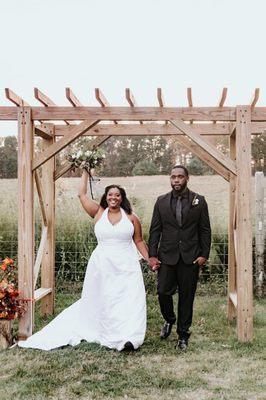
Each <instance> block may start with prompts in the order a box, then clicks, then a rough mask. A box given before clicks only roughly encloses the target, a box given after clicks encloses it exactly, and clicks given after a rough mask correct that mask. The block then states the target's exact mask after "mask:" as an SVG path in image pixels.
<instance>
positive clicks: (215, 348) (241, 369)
mask: <svg viewBox="0 0 266 400" xmlns="http://www.w3.org/2000/svg"><path fill="white" fill-rule="evenodd" d="M78 183H79V179H77V178H73V179H60V180H58V181H57V183H56V189H57V193H56V200H57V205H56V230H57V241H59V240H60V241H61V242H62V246H63V247H62V246H61V247H60V248H59V251H60V252H62V254H63V256H62V257H63V258H62V257H61V258H60V267H62V270H63V272H65V271H66V268H67V267H69V270H71V269H73V265H75V263H77V264H80V262H81V260H82V262H83V264H84V265H85V263H86V262H87V259H88V253H89V250H88V247H89V246H90V243H89V240H91V236H92V225H91V222H90V219H89V218H88V217H87V216H86V214H85V213H84V211H83V210H82V207H81V206H80V204H79V202H78V199H77V196H76V193H77V187H78ZM111 183H118V184H121V185H122V186H124V187H125V188H126V191H127V193H128V195H129V197H130V198H131V200H132V202H133V205H134V208H135V210H136V212H137V213H138V214H139V216H140V218H141V220H142V223H143V226H144V232H145V234H147V228H148V225H149V222H150V217H151V213H152V208H153V204H154V201H155V199H156V197H157V196H158V195H160V194H162V193H166V192H167V191H169V180H168V177H165V176H152V177H130V178H102V179H101V181H100V182H99V183H97V184H96V185H95V193H96V194H97V195H98V196H99V195H100V194H101V192H102V191H103V188H104V187H105V186H106V185H108V184H111ZM190 188H191V189H192V190H195V191H197V192H199V193H201V194H203V195H205V196H206V199H207V201H208V204H209V210H210V217H211V221H212V228H213V231H214V232H218V233H220V232H221V233H225V232H226V229H227V217H228V185H227V183H226V182H225V181H224V180H223V179H222V178H220V177H218V176H203V177H193V176H192V177H191V180H190ZM251 190H252V192H253V193H254V190H253V188H251ZM253 204H254V201H253ZM36 207H37V198H36ZM17 208H18V205H17V181H16V180H0V226H1V231H0V246H1V243H2V245H3V244H5V245H6V246H7V247H6V249H7V250H8V249H11V250H12V243H15V241H16V229H17ZM36 215H37V220H38V212H37V213H36ZM6 232H8V233H6ZM1 238H2V239H1ZM1 240H2V242H1ZM64 243H65V244H64ZM70 246H72V250H71V251H73V258H71V262H70V261H68V260H67V261H66V260H65V259H64V257H66V256H67V253H68V251H69V248H70ZM77 246H79V247H83V248H84V253H83V255H81V256H80V259H77V248H76V247H77ZM13 251H14V252H15V251H16V249H15V247H14V248H13ZM7 255H9V256H13V254H12V251H11V253H8V254H7ZM82 268H83V267H82ZM83 269H84V268H83ZM62 276H63V273H62ZM80 276H81V275H80ZM145 282H146V289H147V292H148V295H147V298H148V327H147V335H146V340H145V342H144V345H143V346H142V347H141V349H140V350H139V351H137V352H135V353H133V354H129V355H126V354H124V353H118V352H115V351H109V350H107V349H105V348H101V347H99V346H98V345H96V344H87V343H82V344H80V345H79V346H77V347H75V348H69V347H68V348H64V349H58V350H54V351H51V352H41V351H38V350H24V349H18V348H14V349H11V350H7V351H3V352H1V353H0V363H1V370H0V371H1V372H0V398H1V399H2V398H3V399H6V400H11V399H23V400H24V399H26V400H28V399H38V400H39V399H40V400H42V399H67V400H68V399H69V400H72V399H117V400H122V399H144V400H145V399H154V398H159V399H162V400H164V399H167V400H168V399H169V398H173V399H180V400H183V399H184V400H185V399H189V400H194V399H197V400H207V399H210V400H220V399H222V400H262V399H265V392H266V387H265V375H264V373H263V372H264V370H263V367H264V363H265V345H266V338H265V301H255V319H254V340H253V342H252V343H249V344H241V343H238V342H237V341H236V333H235V325H234V324H232V325H229V324H228V323H227V319H226V297H224V296H219V295H217V294H215V295H214V294H213V289H212V286H211V285H209V284H207V285H204V290H201V286H200V287H199V290H198V295H197V297H196V301H195V314H194V323H193V335H192V337H191V342H190V346H189V350H188V352H187V353H185V354H182V355H177V353H176V351H175V349H174V345H175V341H176V336H175V333H173V334H172V335H171V337H170V338H169V340H167V341H161V340H160V339H159V331H160V326H161V323H162V319H161V316H160V312H159V309H158V303H157V298H156V296H154V295H153V293H154V291H153V290H152V289H151V288H152V287H154V286H155V283H154V282H153V279H147V277H145ZM80 290H81V287H80V284H75V283H71V284H70V283H66V285H65V288H64V289H61V291H59V292H58V293H57V296H56V314H58V313H59V312H60V311H61V310H63V309H64V308H65V307H67V306H68V305H70V304H72V303H73V301H75V300H76V299H77V298H78V297H79V293H80ZM36 317H37V318H36V330H38V329H40V328H41V327H42V326H44V325H45V324H46V323H47V322H48V321H49V320H50V319H51V317H50V318H41V317H40V316H39V313H38V308H37V313H36Z"/></svg>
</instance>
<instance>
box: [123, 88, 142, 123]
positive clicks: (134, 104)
mask: <svg viewBox="0 0 266 400" xmlns="http://www.w3.org/2000/svg"><path fill="white" fill-rule="evenodd" d="M126 99H127V102H128V104H129V105H130V107H137V106H138V105H137V102H136V99H135V97H134V95H133V93H132V91H131V90H130V89H129V88H126ZM139 123H140V124H143V121H141V120H140V121H139Z"/></svg>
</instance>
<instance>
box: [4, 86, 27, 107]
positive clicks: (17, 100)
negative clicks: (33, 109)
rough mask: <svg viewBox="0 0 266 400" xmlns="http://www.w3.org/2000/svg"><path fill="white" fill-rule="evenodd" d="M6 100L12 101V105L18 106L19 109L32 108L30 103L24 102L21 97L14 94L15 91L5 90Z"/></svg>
mask: <svg viewBox="0 0 266 400" xmlns="http://www.w3.org/2000/svg"><path fill="white" fill-rule="evenodd" d="M5 94H6V98H7V99H8V100H10V101H11V102H12V103H14V104H16V106H18V107H30V105H29V103H27V102H26V101H25V100H23V99H22V98H21V97H20V96H18V95H17V94H16V93H14V92H13V90H11V89H9V88H6V89H5Z"/></svg>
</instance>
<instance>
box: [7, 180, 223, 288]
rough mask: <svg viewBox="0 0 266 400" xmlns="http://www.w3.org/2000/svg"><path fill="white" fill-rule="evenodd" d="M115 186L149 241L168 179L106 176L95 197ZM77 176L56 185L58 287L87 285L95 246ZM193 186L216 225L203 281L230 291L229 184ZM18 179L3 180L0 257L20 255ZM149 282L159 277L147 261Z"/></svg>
mask: <svg viewBox="0 0 266 400" xmlns="http://www.w3.org/2000/svg"><path fill="white" fill-rule="evenodd" d="M110 183H118V184H121V185H122V186H124V187H125V189H126V191H127V193H128V196H129V198H130V200H131V202H132V204H133V208H134V211H135V212H136V213H137V214H138V216H139V217H140V219H141V221H142V225H143V233H144V238H145V239H146V240H147V238H148V229H149V223H150V220H151V215H152V210H153V205H154V202H155V200H156V198H157V196H158V195H160V194H162V193H166V192H167V191H169V180H168V177H165V176H161V177H160V176H154V177H130V178H124V177H123V178H102V179H101V181H100V183H98V184H96V186H95V187H94V192H95V195H96V197H98V198H99V197H100V196H101V193H102V192H103V189H104V187H105V186H106V185H108V184H110ZM78 184H79V179H78V178H66V179H61V180H58V181H57V183H56V255H55V267H56V278H57V281H58V283H60V282H61V283H62V282H63V281H72V282H73V281H76V282H79V281H82V280H83V278H84V274H85V270H86V266H87V262H88V259H89V257H90V254H91V252H92V251H93V249H94V248H95V246H96V238H95V235H94V232H93V222H92V220H91V218H90V217H89V216H88V215H87V214H86V213H85V211H84V210H83V209H82V206H81V205H80V203H79V200H78V197H77V188H78ZM189 186H190V188H191V189H192V190H195V191H196V192H198V193H200V194H203V195H205V197H206V199H207V201H208V204H209V212H210V219H211V225H212V247H211V254H210V260H209V263H208V265H207V266H206V267H205V268H204V270H203V271H202V275H201V281H202V282H203V283H206V285H205V287H206V289H207V288H208V287H209V283H215V284H216V285H218V287H220V288H222V290H224V291H225V290H226V281H227V269H228V237H227V224H228V186H227V184H226V182H225V181H223V179H222V178H220V177H218V176H202V177H191V182H190V185H189ZM17 212H18V202H17V180H8V179H6V180H0V257H1V258H3V257H5V256H9V257H12V258H15V259H16V257H17ZM35 220H36V221H35V239H36V251H37V249H38V243H39V240H40V233H41V219H40V210H39V205H38V198H37V194H36V195H35ZM143 269H144V272H147V273H146V274H145V276H146V283H147V285H148V286H149V282H148V281H150V284H151V286H153V283H154V276H151V274H149V272H148V268H147V266H146V265H145V263H143Z"/></svg>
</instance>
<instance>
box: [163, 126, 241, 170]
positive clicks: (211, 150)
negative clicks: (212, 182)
mask: <svg viewBox="0 0 266 400" xmlns="http://www.w3.org/2000/svg"><path fill="white" fill-rule="evenodd" d="M171 123H172V124H173V125H174V126H175V127H176V128H178V129H180V130H181V131H182V132H183V133H185V134H186V135H187V136H188V137H190V139H191V140H193V141H194V142H195V143H196V144H197V145H198V146H200V147H201V148H202V149H203V150H205V151H206V152H207V153H208V154H209V155H210V156H212V157H214V158H215V159H216V160H217V161H218V162H219V163H220V164H221V165H222V166H223V167H225V168H226V169H227V170H228V171H229V172H231V173H233V174H234V175H236V166H235V163H234V162H233V161H232V160H230V159H228V158H227V157H226V156H224V154H222V153H221V152H220V151H218V150H217V149H216V148H215V147H214V146H212V145H211V144H209V143H207V142H206V141H205V140H204V139H203V138H202V137H201V136H200V135H199V134H198V133H196V132H193V131H192V130H191V128H190V126H188V125H187V124H185V123H184V122H183V121H180V120H174V121H171Z"/></svg>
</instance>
